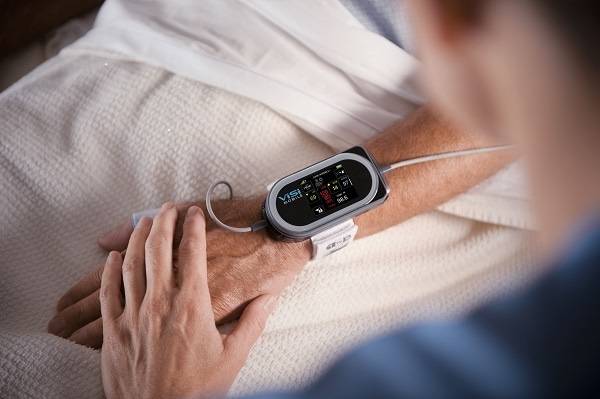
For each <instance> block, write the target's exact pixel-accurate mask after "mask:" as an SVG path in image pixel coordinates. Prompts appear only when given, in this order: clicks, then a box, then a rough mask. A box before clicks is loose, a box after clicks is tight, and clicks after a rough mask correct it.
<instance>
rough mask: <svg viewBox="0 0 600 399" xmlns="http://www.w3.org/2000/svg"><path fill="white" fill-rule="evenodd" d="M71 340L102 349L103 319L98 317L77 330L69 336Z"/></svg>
mask: <svg viewBox="0 0 600 399" xmlns="http://www.w3.org/2000/svg"><path fill="white" fill-rule="evenodd" d="M69 341H73V342H75V343H77V344H79V345H85V346H89V347H90V348H94V349H100V347H101V346H102V319H96V320H94V321H93V322H91V323H89V324H86V325H85V326H83V327H82V328H80V329H79V330H77V331H75V332H74V333H73V334H71V336H70V337H69Z"/></svg>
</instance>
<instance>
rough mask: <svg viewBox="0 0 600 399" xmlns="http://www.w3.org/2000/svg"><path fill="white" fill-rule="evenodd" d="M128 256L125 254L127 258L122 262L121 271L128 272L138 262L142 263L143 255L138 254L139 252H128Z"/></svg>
mask: <svg viewBox="0 0 600 399" xmlns="http://www.w3.org/2000/svg"><path fill="white" fill-rule="evenodd" d="M128 255H129V256H127V259H126V260H125V262H123V267H122V270H123V273H125V272H126V271H127V272H130V271H131V270H132V269H135V267H136V266H137V265H139V264H142V265H143V264H144V257H143V256H140V255H139V254H136V253H129V254H128Z"/></svg>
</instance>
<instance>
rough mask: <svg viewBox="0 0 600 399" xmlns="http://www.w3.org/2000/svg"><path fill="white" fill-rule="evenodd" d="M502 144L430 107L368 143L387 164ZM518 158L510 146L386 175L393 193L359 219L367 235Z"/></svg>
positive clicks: (429, 206)
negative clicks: (463, 127) (469, 131)
mask: <svg viewBox="0 0 600 399" xmlns="http://www.w3.org/2000/svg"><path fill="white" fill-rule="evenodd" d="M495 144H499V143H496V142H494V141H493V140H491V139H490V138H488V137H481V136H479V135H475V134H467V133H465V132H463V131H461V130H459V129H456V128H454V127H452V126H451V124H450V123H448V122H447V121H445V120H443V119H442V118H441V117H439V116H438V115H437V114H436V113H435V112H434V111H432V110H431V108H429V107H423V108H421V109H419V110H417V111H415V112H414V113H413V114H412V115H411V116H409V117H408V118H406V119H405V120H403V121H402V122H400V123H398V124H396V125H394V126H392V127H390V128H389V129H387V130H386V131H385V132H383V133H382V134H380V135H378V136H377V137H376V138H374V139H372V140H371V141H369V142H368V143H367V144H366V147H367V148H368V149H369V151H370V152H371V153H372V154H373V156H374V157H375V159H376V160H377V161H378V162H379V163H380V164H381V165H387V164H391V163H393V162H396V161H398V160H402V159H408V158H414V157H418V156H421V155H428V154H433V153H439V152H446V151H453V150H459V149H468V148H476V147H483V146H489V145H495ZM511 160H512V154H510V153H509V152H500V153H492V154H482V155H475V156H468V157H461V158H454V159H447V160H439V161H434V162H429V163H425V164H420V165H414V166H409V167H406V168H401V169H398V170H394V171H392V172H390V173H388V174H387V175H386V178H387V180H388V183H389V185H390V189H391V192H390V197H389V199H388V200H387V201H386V202H385V203H384V204H383V205H382V206H380V207H379V208H376V209H374V210H372V211H370V212H367V213H365V214H363V215H361V216H359V217H358V218H357V219H356V223H357V224H358V226H359V230H358V235H359V236H360V237H364V236H367V235H370V234H374V233H377V232H378V231H381V230H384V229H386V228H388V227H391V226H393V225H396V224H398V223H400V222H402V221H404V220H406V219H408V218H410V217H412V216H415V215H417V214H419V213H421V212H424V211H427V210H430V209H432V208H434V207H436V206H437V205H440V204H442V203H444V202H445V201H447V200H449V199H450V198H452V197H454V196H456V195H458V194H460V193H462V192H464V191H466V190H468V189H469V188H471V187H473V186H474V185H476V184H477V183H479V182H481V181H482V180H484V179H485V178H487V177H489V176H491V175H493V174H494V173H495V172H497V171H498V170H499V169H501V168H502V167H503V166H504V165H506V164H507V163H508V162H510V161H511Z"/></svg>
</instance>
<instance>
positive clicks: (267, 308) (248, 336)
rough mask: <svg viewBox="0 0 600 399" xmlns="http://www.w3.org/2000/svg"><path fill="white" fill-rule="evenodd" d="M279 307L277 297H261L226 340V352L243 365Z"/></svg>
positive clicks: (246, 310)
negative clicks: (272, 314) (268, 320)
mask: <svg viewBox="0 0 600 399" xmlns="http://www.w3.org/2000/svg"><path fill="white" fill-rule="evenodd" d="M276 306H277V297H276V296H274V295H268V294H265V295H261V296H259V297H258V298H256V299H254V300H253V301H252V302H250V304H249V305H248V306H246V308H245V309H244V312H243V313H242V316H241V317H240V320H239V321H238V323H237V325H236V326H235V328H234V329H233V331H232V332H231V333H230V334H229V335H228V336H227V338H226V340H225V350H226V351H227V352H229V353H230V354H231V355H232V356H234V357H235V358H237V359H238V360H239V361H240V363H243V362H244V361H245V360H246V358H247V357H248V353H249V352H250V349H252V346H253V345H254V343H255V342H256V341H257V340H258V337H260V335H261V334H262V332H263V330H264V329H265V325H266V324H267V319H268V318H269V315H270V314H271V313H272V312H273V310H275V307H276Z"/></svg>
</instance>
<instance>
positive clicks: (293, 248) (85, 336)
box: [48, 198, 310, 348]
mask: <svg viewBox="0 0 600 399" xmlns="http://www.w3.org/2000/svg"><path fill="white" fill-rule="evenodd" d="M261 204H262V199H261V198H253V199H236V200H231V201H222V202H216V203H215V205H214V208H215V212H216V213H217V214H218V215H219V216H220V217H222V218H223V220H225V221H227V222H228V223H230V224H232V225H238V226H245V225H249V224H250V223H251V222H253V221H256V220H257V218H259V217H260V206H261ZM190 205H191V203H187V204H180V205H178V206H177V209H178V210H179V214H180V217H179V220H180V221H181V220H183V215H184V214H185V211H186V210H187V209H188V207H189V206H190ZM207 228H208V230H207V237H206V240H207V252H208V283H209V287H210V294H211V300H212V305H213V311H214V315H215V319H216V320H217V322H218V323H223V322H226V321H229V320H231V319H232V318H235V317H237V316H238V315H239V312H240V310H241V309H242V308H243V306H244V305H245V304H246V303H247V302H248V301H249V300H251V299H252V298H256V297H257V296H259V295H262V294H273V295H278V294H279V293H280V292H281V290H283V288H285V287H286V286H287V285H288V284H289V283H290V282H291V281H292V280H293V278H294V276H295V275H296V274H297V273H298V272H299V271H300V270H301V269H302V267H303V266H304V265H305V264H306V262H308V260H309V258H310V246H309V245H308V243H283V242H279V241H274V240H273V239H271V238H270V237H269V236H268V234H267V233H266V232H265V231H262V232H255V233H246V234H235V233H230V232H227V231H224V230H222V229H220V228H218V227H217V226H214V225H212V224H211V222H210V220H207ZM181 231H182V226H181V223H178V225H177V228H176V233H175V245H176V243H177V242H178V240H179V238H180V237H181ZM131 232H132V228H131V226H130V222H129V221H125V222H124V223H123V224H122V225H121V226H120V227H117V228H116V229H114V230H113V231H111V232H109V233H108V234H106V235H105V236H104V237H103V238H101V239H100V244H101V246H102V247H103V248H105V249H108V250H116V251H121V250H123V249H125V247H126V246H127V242H128V240H129V237H130V235H131ZM103 267H104V266H101V267H98V268H97V269H95V270H93V271H92V272H90V273H89V274H87V275H86V276H84V277H83V278H82V279H81V280H80V281H79V282H78V283H76V284H75V285H74V286H73V287H72V288H71V289H69V290H68V291H67V292H66V293H65V294H64V295H63V297H62V298H61V299H60V300H59V302H58V305H57V314H56V316H55V317H54V318H53V319H52V320H51V321H50V323H49V324H48V331H49V332H50V333H52V334H55V335H58V336H61V337H64V338H68V339H70V340H72V341H74V342H77V343H79V344H82V345H87V346H90V347H94V348H99V347H100V346H102V320H101V319H100V302H99V288H100V279H101V277H102V270H103Z"/></svg>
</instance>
